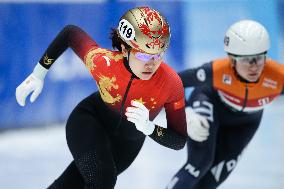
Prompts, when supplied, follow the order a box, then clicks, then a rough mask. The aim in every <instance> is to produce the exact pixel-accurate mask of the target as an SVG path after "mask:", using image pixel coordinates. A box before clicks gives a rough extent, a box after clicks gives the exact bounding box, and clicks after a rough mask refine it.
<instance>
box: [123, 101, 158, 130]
mask: <svg viewBox="0 0 284 189" xmlns="http://www.w3.org/2000/svg"><path fill="white" fill-rule="evenodd" d="M131 105H132V107H127V108H126V113H125V115H126V117H127V120H128V121H130V122H132V123H134V124H135V126H136V129H137V130H139V131H141V132H142V133H144V134H145V135H150V134H152V133H153V131H154V129H155V124H154V123H153V122H152V121H150V120H149V110H148V109H147V108H146V107H145V106H144V105H143V104H142V103H140V102H137V101H131Z"/></svg>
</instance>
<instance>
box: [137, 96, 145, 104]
mask: <svg viewBox="0 0 284 189" xmlns="http://www.w3.org/2000/svg"><path fill="white" fill-rule="evenodd" d="M134 101H136V102H140V103H141V104H146V102H143V99H142V97H140V98H139V99H134Z"/></svg>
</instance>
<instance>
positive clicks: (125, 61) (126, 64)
mask: <svg viewBox="0 0 284 189" xmlns="http://www.w3.org/2000/svg"><path fill="white" fill-rule="evenodd" d="M129 57H130V50H128V51H127V56H126V58H124V59H123V64H124V66H125V68H126V69H127V70H128V71H129V72H130V73H131V74H132V76H134V78H135V79H139V77H137V76H136V75H135V74H134V73H133V71H132V70H131V68H130V65H129Z"/></svg>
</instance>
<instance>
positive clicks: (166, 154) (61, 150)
mask: <svg viewBox="0 0 284 189" xmlns="http://www.w3.org/2000/svg"><path fill="white" fill-rule="evenodd" d="M283 122H284V99H283V98H282V99H278V100H277V101H276V102H274V103H273V105H271V106H269V107H267V109H266V111H265V114H264V118H263V120H262V123H261V126H260V129H259V130H258V132H257V133H256V135H255V137H254V139H253V140H252V142H251V143H250V145H249V146H248V148H247V149H246V151H245V152H244V154H243V156H242V158H241V160H240V161H239V164H238V166H237V168H236V169H235V171H234V172H233V173H232V174H231V176H230V177H229V179H227V181H226V182H225V183H224V184H223V185H222V187H220V189H283V188H284V150H283V146H284V124H283ZM185 160H186V151H185V149H183V150H181V151H173V150H170V149H167V148H164V147H162V146H159V145H157V144H156V143H154V142H153V141H152V140H151V139H148V140H146V143H145V145H144V147H143V148H142V151H141V152H140V154H139V156H138V158H137V159H136V160H135V162H134V163H133V164H132V166H131V167H130V168H129V169H128V170H126V171H125V172H124V173H123V174H122V175H120V176H119V177H118V182H117V185H116V189H163V188H165V186H166V184H167V183H168V182H169V181H170V179H171V177H172V175H173V174H174V173H175V172H176V171H177V170H178V169H179V168H180V166H181V165H182V164H183V163H184V162H185ZM70 161H71V155H70V152H69V151H68V148H67V145H66V140H65V132H64V126H63V125H58V126H53V127H48V128H39V129H23V130H13V131H7V132H2V133H0V189H42V188H46V187H47V186H48V185H49V184H50V183H51V182H53V180H54V179H55V178H56V177H58V176H59V175H60V174H61V173H62V171H63V170H64V169H65V168H66V166H67V165H68V164H69V162H70Z"/></svg>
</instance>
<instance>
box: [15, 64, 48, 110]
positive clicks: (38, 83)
mask: <svg viewBox="0 0 284 189" xmlns="http://www.w3.org/2000/svg"><path fill="white" fill-rule="evenodd" d="M47 71H48V70H47V69H45V68H44V67H43V66H41V65H40V64H39V63H38V64H37V65H36V67H35V69H34V71H33V72H32V73H31V74H30V75H29V76H28V77H27V78H26V79H25V80H24V81H23V82H22V83H21V84H20V85H19V86H18V87H17V88H16V100H17V102H18V104H19V105H20V106H25V104H26V98H27V96H28V95H29V94H31V93H32V95H31V97H30V101H31V102H34V101H35V100H36V98H37V97H38V95H39V94H40V93H41V91H42V88H43V84H44V77H45V75H46V73H47Z"/></svg>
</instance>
